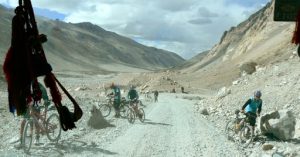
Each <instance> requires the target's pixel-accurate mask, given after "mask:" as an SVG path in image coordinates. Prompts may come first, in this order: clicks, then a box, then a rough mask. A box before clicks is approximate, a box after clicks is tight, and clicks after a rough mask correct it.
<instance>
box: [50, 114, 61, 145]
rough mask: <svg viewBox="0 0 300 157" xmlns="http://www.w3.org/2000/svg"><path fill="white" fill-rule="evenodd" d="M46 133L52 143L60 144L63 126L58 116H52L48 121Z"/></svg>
mask: <svg viewBox="0 0 300 157" xmlns="http://www.w3.org/2000/svg"><path fill="white" fill-rule="evenodd" d="M46 133H47V137H48V139H49V140H50V141H51V142H58V140H59V139H60V135H61V125H60V120H59V117H58V115H57V114H52V115H50V116H49V118H48V119H47V121H46Z"/></svg>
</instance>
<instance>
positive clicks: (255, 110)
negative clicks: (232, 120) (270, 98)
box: [240, 90, 262, 130]
mask: <svg viewBox="0 0 300 157" xmlns="http://www.w3.org/2000/svg"><path fill="white" fill-rule="evenodd" d="M260 97H261V91H259V90H258V91H255V92H254V97H252V98H250V99H249V100H248V101H247V102H246V103H245V104H244V105H243V107H242V110H241V112H242V113H245V114H246V117H247V120H248V121H249V124H250V125H251V126H252V127H253V130H254V126H255V123H256V117H257V116H258V117H259V116H260V112H261V107H262V100H261V98H260ZM245 109H246V110H245ZM240 124H242V123H240Z"/></svg>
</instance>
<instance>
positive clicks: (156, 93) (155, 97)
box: [154, 90, 158, 102]
mask: <svg viewBox="0 0 300 157" xmlns="http://www.w3.org/2000/svg"><path fill="white" fill-rule="evenodd" d="M157 98H158V91H157V90H155V91H154V102H157Z"/></svg>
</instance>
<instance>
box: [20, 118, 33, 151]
mask: <svg viewBox="0 0 300 157" xmlns="http://www.w3.org/2000/svg"><path fill="white" fill-rule="evenodd" d="M33 128H34V123H33V121H32V120H26V123H25V125H24V130H23V135H22V141H21V144H22V146H23V149H24V151H25V152H29V150H30V148H31V145H32V140H33Z"/></svg>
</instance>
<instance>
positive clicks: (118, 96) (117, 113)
mask: <svg viewBox="0 0 300 157" xmlns="http://www.w3.org/2000/svg"><path fill="white" fill-rule="evenodd" d="M110 88H111V89H112V90H113V91H112V93H110V94H109V95H111V96H113V98H114V108H115V117H120V111H119V108H120V103H121V91H120V88H119V87H117V86H116V85H115V84H114V83H112V84H111V85H110Z"/></svg>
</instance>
